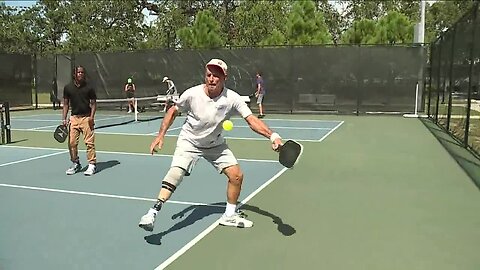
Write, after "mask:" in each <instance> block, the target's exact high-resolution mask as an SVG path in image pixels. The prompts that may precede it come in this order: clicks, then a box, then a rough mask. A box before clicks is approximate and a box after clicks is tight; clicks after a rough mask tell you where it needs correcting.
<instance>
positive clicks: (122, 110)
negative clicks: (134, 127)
mask: <svg viewBox="0 0 480 270" xmlns="http://www.w3.org/2000/svg"><path fill="white" fill-rule="evenodd" d="M130 100H132V102H133V107H134V109H133V110H130V111H129V101H130ZM164 115H165V113H164V102H162V100H161V98H159V96H153V97H139V98H133V99H127V98H125V99H98V100H97V113H96V116H95V128H96V129H99V128H105V127H112V126H118V125H126V124H130V123H135V122H146V121H153V120H157V119H161V118H163V116H164Z"/></svg>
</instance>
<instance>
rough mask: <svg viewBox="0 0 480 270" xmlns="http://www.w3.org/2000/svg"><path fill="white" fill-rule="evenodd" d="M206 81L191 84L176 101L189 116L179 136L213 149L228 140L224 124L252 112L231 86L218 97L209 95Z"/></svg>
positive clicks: (199, 145)
mask: <svg viewBox="0 0 480 270" xmlns="http://www.w3.org/2000/svg"><path fill="white" fill-rule="evenodd" d="M204 87H205V85H204V84H200V85H197V86H194V87H191V88H189V89H187V90H185V92H183V94H182V95H181V96H180V98H179V99H178V101H176V103H175V104H176V106H177V108H178V110H179V111H180V112H185V113H187V119H186V120H185V123H184V124H183V126H182V131H180V135H179V136H178V139H179V140H186V141H188V142H190V143H191V144H193V145H195V146H197V147H203V148H211V147H214V146H218V145H220V144H222V143H224V142H225V139H224V138H223V136H222V130H223V128H222V123H223V121H224V120H227V119H230V117H232V115H235V114H239V115H241V116H242V117H243V118H246V117H247V116H249V115H251V114H252V111H251V110H250V108H248V105H247V104H246V103H245V102H244V101H243V100H242V98H241V97H240V95H239V94H238V93H237V92H235V91H233V90H230V89H228V88H224V89H223V91H222V93H221V94H220V95H219V96H218V97H216V98H213V99H212V98H210V97H209V96H207V94H206V93H205V91H204Z"/></svg>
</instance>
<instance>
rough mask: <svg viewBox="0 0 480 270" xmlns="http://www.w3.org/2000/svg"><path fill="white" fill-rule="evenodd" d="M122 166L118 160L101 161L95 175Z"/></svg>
mask: <svg viewBox="0 0 480 270" xmlns="http://www.w3.org/2000/svg"><path fill="white" fill-rule="evenodd" d="M119 164H120V161H118V160H109V161H100V162H97V171H96V172H95V173H97V174H98V173H100V172H101V171H103V170H106V169H110V168H112V167H114V166H117V165H119Z"/></svg>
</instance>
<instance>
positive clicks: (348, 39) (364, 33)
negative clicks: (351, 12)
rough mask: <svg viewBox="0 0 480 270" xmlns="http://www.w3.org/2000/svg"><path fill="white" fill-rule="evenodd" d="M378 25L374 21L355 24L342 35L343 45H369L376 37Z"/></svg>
mask: <svg viewBox="0 0 480 270" xmlns="http://www.w3.org/2000/svg"><path fill="white" fill-rule="evenodd" d="M376 27H377V26H376V23H375V21H374V20H370V19H362V20H360V21H356V22H354V23H353V26H352V27H350V28H349V29H348V30H347V31H345V33H344V34H343V35H342V38H341V42H342V43H343V44H369V43H371V42H372V41H373V38H374V36H375V29H376Z"/></svg>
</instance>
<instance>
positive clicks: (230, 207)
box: [225, 202, 237, 217]
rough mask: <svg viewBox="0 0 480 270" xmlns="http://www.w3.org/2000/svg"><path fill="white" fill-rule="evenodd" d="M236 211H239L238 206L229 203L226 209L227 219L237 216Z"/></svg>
mask: <svg viewBox="0 0 480 270" xmlns="http://www.w3.org/2000/svg"><path fill="white" fill-rule="evenodd" d="M235 210H237V205H236V204H231V203H228V202H227V207H226V208H225V216H227V217H231V216H233V215H234V214H235Z"/></svg>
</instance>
